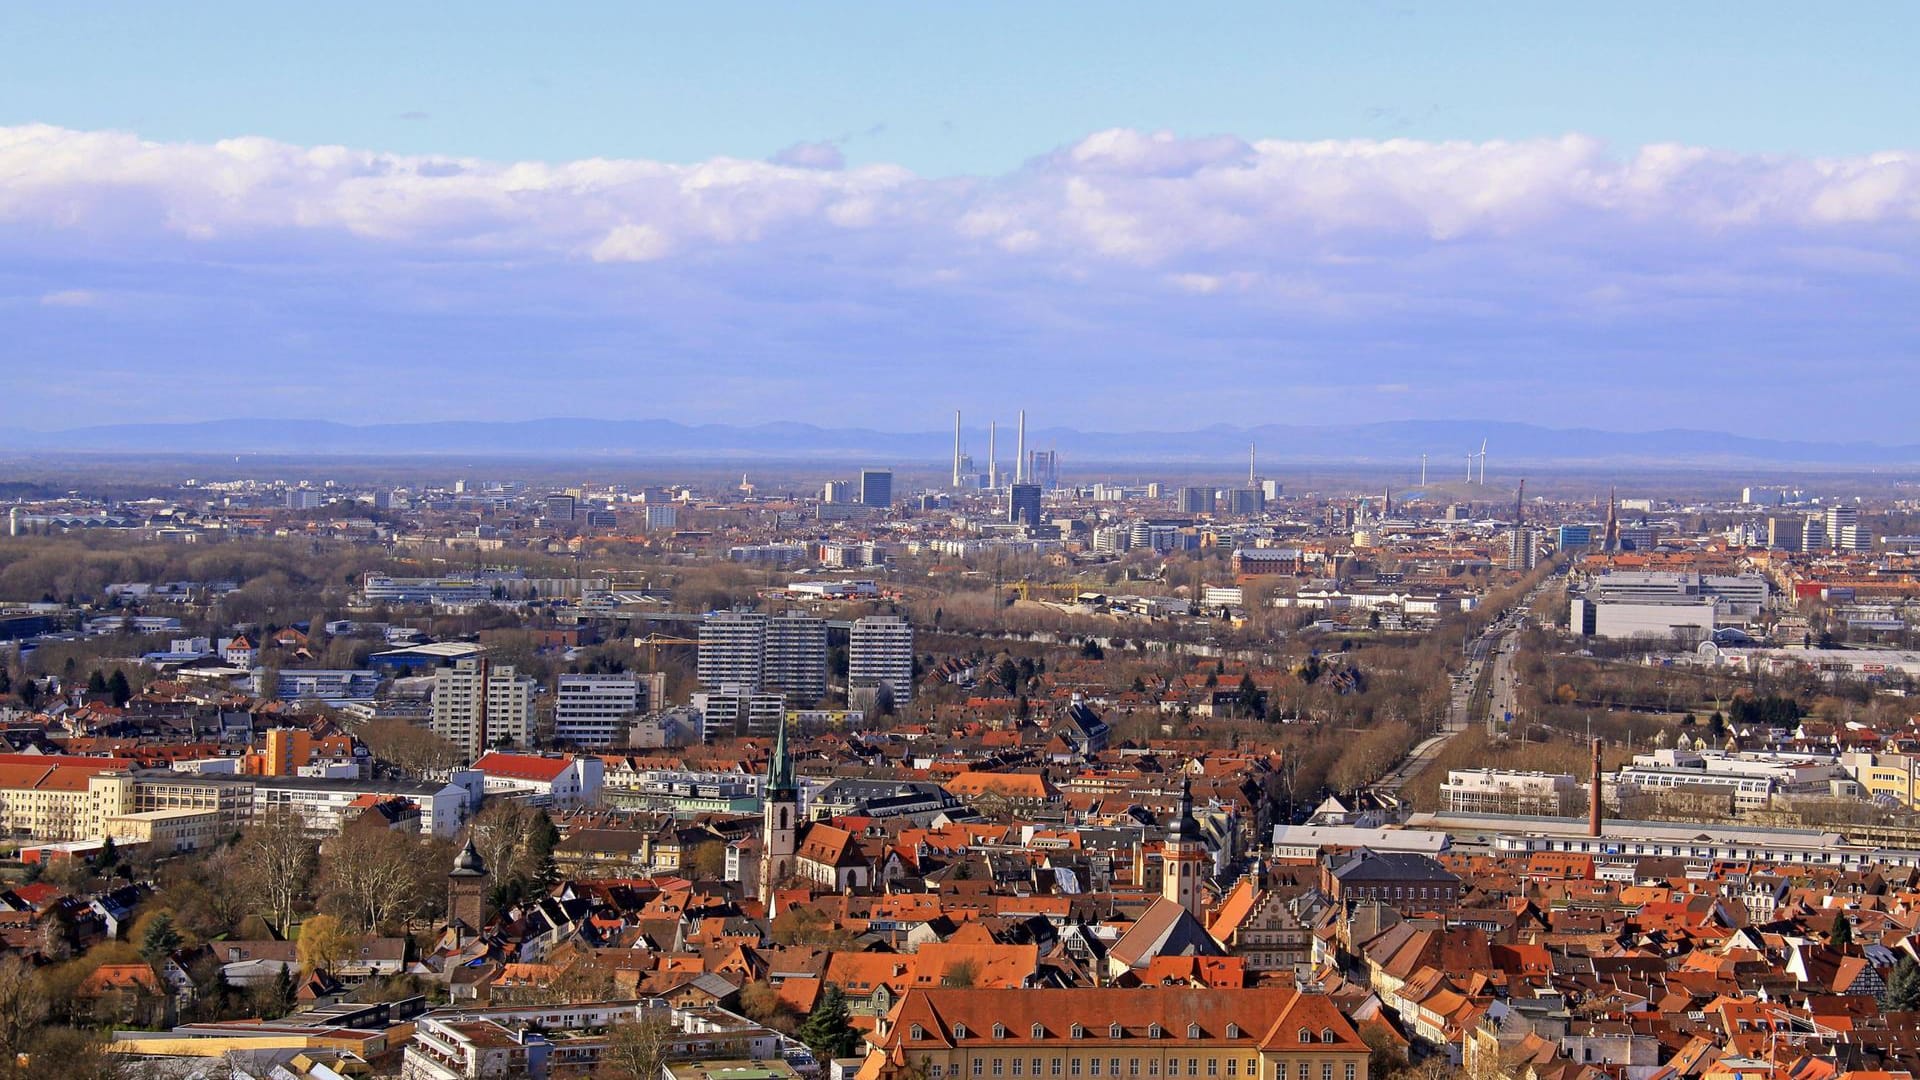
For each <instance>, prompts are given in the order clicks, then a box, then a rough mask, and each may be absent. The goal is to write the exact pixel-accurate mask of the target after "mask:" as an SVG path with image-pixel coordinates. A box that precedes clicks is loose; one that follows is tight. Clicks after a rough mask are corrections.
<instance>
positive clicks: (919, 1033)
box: [911, 1024, 927, 1042]
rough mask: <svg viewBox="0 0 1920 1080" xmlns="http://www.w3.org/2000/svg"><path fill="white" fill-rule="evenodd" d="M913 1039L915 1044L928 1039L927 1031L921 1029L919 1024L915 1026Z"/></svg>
mask: <svg viewBox="0 0 1920 1080" xmlns="http://www.w3.org/2000/svg"><path fill="white" fill-rule="evenodd" d="M911 1037H912V1039H913V1040H914V1041H915V1042H919V1041H920V1040H921V1039H924V1038H926V1037H927V1029H926V1028H923V1027H921V1026H920V1025H919V1024H915V1025H913V1035H912V1036H911Z"/></svg>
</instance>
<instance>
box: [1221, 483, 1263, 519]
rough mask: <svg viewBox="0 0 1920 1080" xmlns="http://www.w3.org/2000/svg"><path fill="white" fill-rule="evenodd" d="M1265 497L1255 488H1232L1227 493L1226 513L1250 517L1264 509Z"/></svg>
mask: <svg viewBox="0 0 1920 1080" xmlns="http://www.w3.org/2000/svg"><path fill="white" fill-rule="evenodd" d="M1266 505H1267V500H1266V496H1264V495H1262V494H1261V493H1260V489H1259V488H1257V487H1244V488H1234V489H1232V490H1231V491H1228V492H1227V513H1229V514H1233V515H1236V516H1239V517H1251V516H1253V515H1254V514H1258V513H1260V512H1261V511H1263V510H1265V509H1266Z"/></svg>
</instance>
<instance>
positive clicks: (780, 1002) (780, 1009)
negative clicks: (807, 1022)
mask: <svg viewBox="0 0 1920 1080" xmlns="http://www.w3.org/2000/svg"><path fill="white" fill-rule="evenodd" d="M740 1013H741V1015H743V1016H745V1017H746V1018H747V1019H749V1020H752V1021H753V1022H754V1023H756V1024H762V1025H764V1026H766V1027H770V1028H772V1029H774V1030H775V1031H781V1032H785V1033H786V1034H788V1035H791V1034H793V1033H794V1031H795V1030H796V1026H797V1024H798V1022H799V1020H800V1017H799V1015H798V1014H797V1013H795V1012H794V1009H793V1006H792V1005H790V1004H788V1003H787V999H785V998H783V997H781V996H780V991H779V989H778V988H777V987H775V986H774V985H773V984H772V983H770V982H768V981H766V980H765V979H756V980H754V981H753V982H750V983H748V984H747V985H745V986H743V987H741V988H740Z"/></svg>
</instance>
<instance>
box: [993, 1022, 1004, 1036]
mask: <svg viewBox="0 0 1920 1080" xmlns="http://www.w3.org/2000/svg"><path fill="white" fill-rule="evenodd" d="M993 1037H994V1038H996V1039H1004V1038H1006V1037H1007V1025H1005V1024H995V1025H993Z"/></svg>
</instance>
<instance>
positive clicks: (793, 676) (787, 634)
mask: <svg viewBox="0 0 1920 1080" xmlns="http://www.w3.org/2000/svg"><path fill="white" fill-rule="evenodd" d="M765 641H766V648H765V652H764V653H763V654H762V659H761V665H760V667H761V676H760V678H761V684H760V685H761V688H762V689H764V690H770V691H780V692H782V693H784V694H785V695H786V698H787V704H788V705H790V706H795V707H798V708H811V707H813V706H815V705H818V704H819V703H820V699H821V698H823V697H826V696H827V621H826V620H825V619H822V618H820V617H819V616H817V615H809V614H807V613H806V612H804V611H789V612H786V613H785V614H782V615H775V616H773V617H772V618H769V619H768V620H767V623H766V637H765Z"/></svg>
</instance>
